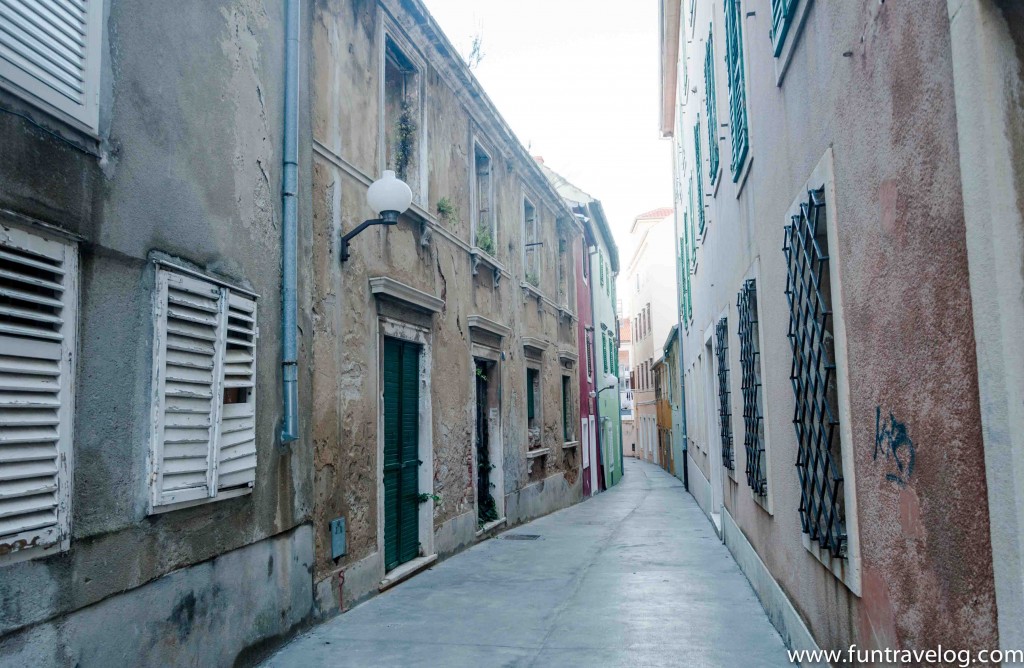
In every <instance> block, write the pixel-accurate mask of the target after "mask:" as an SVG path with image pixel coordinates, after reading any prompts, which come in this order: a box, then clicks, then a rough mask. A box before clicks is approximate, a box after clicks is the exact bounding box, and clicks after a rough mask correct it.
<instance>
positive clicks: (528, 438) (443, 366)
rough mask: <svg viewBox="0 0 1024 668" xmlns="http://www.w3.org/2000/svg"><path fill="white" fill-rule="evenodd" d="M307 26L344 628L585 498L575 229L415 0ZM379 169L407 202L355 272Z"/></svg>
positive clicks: (318, 514) (317, 460) (325, 494)
mask: <svg viewBox="0 0 1024 668" xmlns="http://www.w3.org/2000/svg"><path fill="white" fill-rule="evenodd" d="M312 24H313V36H312V44H313V49H312V56H311V57H312V67H313V76H312V81H311V90H310V95H311V98H312V127H313V147H314V153H315V156H314V159H313V211H314V215H313V234H314V239H315V241H314V243H313V244H312V247H313V251H312V257H311V259H312V264H313V266H314V271H313V273H314V276H315V279H314V287H313V313H314V318H313V322H312V330H313V350H312V355H313V365H314V367H315V368H316V374H315V375H314V378H313V388H312V396H313V397H314V399H313V401H314V406H313V415H312V437H313V441H314V444H315V456H314V472H315V495H314V499H313V508H312V513H313V523H314V527H315V529H316V566H315V580H316V600H317V606H318V610H319V612H320V613H321V614H329V613H330V612H332V611H335V610H338V609H343V608H344V607H347V606H349V605H351V604H352V603H353V602H355V601H358V600H360V599H362V598H364V597H366V596H368V595H370V594H372V593H375V592H376V591H377V590H378V589H379V588H381V587H386V586H389V585H390V584H392V583H393V582H395V581H397V580H399V579H401V578H402V577H404V576H405V575H407V574H409V573H410V572H412V571H415V570H416V569H418V568H421V567H423V566H425V565H427V564H429V563H430V562H431V561H432V560H433V559H436V558H437V557H438V556H444V555H447V554H451V553H453V552H455V551H457V550H459V549H462V548H464V547H466V546H468V545H470V544H472V543H473V542H474V541H475V540H477V539H478V537H479V536H480V535H481V532H484V534H485V533H486V531H489V530H490V529H492V528H494V527H496V526H499V525H501V524H503V523H507V524H508V525H512V524H515V523H518V522H522V521H524V520H528V519H531V518H533V517H536V516H538V515H541V514H544V513H547V512H550V511H552V510H555V509H557V508H561V507H564V506H566V505H568V504H570V503H573V502H575V501H577V500H579V499H580V498H581V490H582V481H581V480H580V466H581V453H580V451H579V447H578V439H577V437H576V435H575V432H576V429H577V425H579V424H580V422H579V419H580V418H579V414H578V413H579V410H578V406H579V401H578V399H577V397H578V396H579V380H578V374H577V367H576V365H577V364H578V353H577V329H576V324H575V320H576V315H575V310H576V301H577V300H576V281H575V276H574V274H575V266H576V260H575V253H576V252H577V250H578V249H579V248H580V244H579V242H578V239H579V238H580V236H581V230H580V228H579V225H578V223H577V221H576V217H575V216H574V215H573V212H572V211H570V210H569V208H568V207H567V206H566V205H565V204H564V202H563V200H562V198H561V197H560V196H559V195H558V193H557V192H556V191H555V190H554V189H553V188H552V187H551V185H550V184H549V183H548V181H547V180H546V179H545V177H544V174H543V173H542V172H541V170H540V167H539V165H538V164H537V163H536V162H535V161H534V160H533V159H532V157H531V156H530V155H529V154H528V153H527V152H526V150H525V148H524V147H523V146H522V145H520V144H519V142H518V141H517V140H516V139H515V138H514V136H513V135H512V133H511V131H510V130H509V128H508V127H507V126H506V125H505V123H504V122H503V120H502V119H501V117H500V116H499V114H498V112H497V111H496V110H495V109H494V107H493V105H492V104H491V103H490V101H489V100H488V98H487V96H486V94H485V93H484V92H483V90H481V88H480V87H479V84H478V83H477V82H476V80H475V79H474V78H473V77H472V75H471V74H470V72H469V70H468V68H467V67H466V65H465V63H464V62H463V61H462V59H461V58H460V56H459V55H458V53H457V52H455V50H454V48H453V47H452V46H451V44H450V43H449V42H448V41H447V39H446V38H445V36H444V35H443V34H442V32H441V31H440V29H439V28H438V26H437V25H436V23H434V21H433V19H432V18H431V17H430V15H429V14H428V13H427V12H426V10H425V9H424V7H423V5H422V4H421V3H420V2H418V1H415V0H401V1H399V0H385V1H382V2H377V1H375V0H330V1H328V0H325V1H323V2H316V3H314V6H313V17H312ZM384 169H393V170H395V171H396V172H397V173H398V175H399V177H400V178H402V179H404V180H405V181H407V182H408V183H409V185H410V186H411V188H412V191H413V205H412V207H411V208H410V209H409V211H407V212H406V213H405V215H403V216H402V217H401V219H400V220H399V222H398V223H397V224H396V225H393V226H386V227H383V226H381V227H374V228H370V229H369V230H368V231H366V232H363V233H362V235H361V236H359V237H356V238H355V239H354V240H353V241H352V244H351V257H350V258H349V259H348V260H347V261H345V262H341V261H340V258H339V252H338V250H339V249H338V238H339V235H340V234H342V233H346V232H348V231H349V230H352V229H353V228H354V227H356V226H357V225H359V224H360V223H361V222H362V221H363V220H366V219H371V218H373V217H374V216H375V214H376V212H375V211H372V210H370V209H369V208H368V206H367V204H366V189H367V186H368V185H369V184H370V183H371V182H372V181H373V180H374V179H376V178H377V177H378V176H379V174H380V173H381V172H382V170H384ZM413 404H415V406H416V408H413V407H412V406H413ZM403 406H404V407H405V408H404V409H403V408H402V407H403ZM340 521H343V522H344V529H343V531H344V537H345V546H344V549H343V550H338V549H337V548H336V547H335V546H334V545H332V533H331V531H329V527H330V526H331V523H332V522H335V525H334V526H335V527H337V529H336V530H342V529H340Z"/></svg>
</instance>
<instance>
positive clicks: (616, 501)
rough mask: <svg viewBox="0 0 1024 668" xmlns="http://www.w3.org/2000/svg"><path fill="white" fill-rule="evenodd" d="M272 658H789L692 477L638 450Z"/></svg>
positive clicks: (476, 661) (553, 662)
mask: <svg viewBox="0 0 1024 668" xmlns="http://www.w3.org/2000/svg"><path fill="white" fill-rule="evenodd" d="M514 536H520V537H522V536H539V537H538V538H536V539H533V540H529V539H527V540H522V539H519V540H517V539H513V537H514ZM265 665H267V666H274V667H279V668H285V667H291V666H301V667H303V668H306V667H309V666H403V667H406V666H445V667H456V666H467V667H473V668H477V667H490V666H517V667H518V666H524V667H525V666H559V667H561V666H588V667H592V666H745V667H748V666H789V665H791V664H789V662H788V661H787V657H786V651H785V648H784V646H783V644H782V640H781V638H780V637H779V635H778V633H777V632H776V631H775V629H774V627H772V625H771V623H770V622H769V621H768V618H767V617H766V616H765V613H764V610H763V609H762V608H761V605H760V603H759V602H758V600H757V598H756V597H755V595H754V592H753V590H752V589H751V587H750V585H749V583H748V582H747V580H746V578H745V577H744V576H743V573H742V572H741V571H740V570H739V567H738V566H737V565H736V563H735V562H734V561H733V559H732V556H731V555H730V554H729V551H728V550H727V549H726V548H725V546H724V545H723V544H722V543H721V542H720V541H719V539H718V537H717V536H716V535H715V532H714V529H713V528H712V526H711V524H710V523H709V522H708V520H707V518H706V517H705V516H704V515H703V513H702V512H701V511H700V509H699V508H698V507H697V504H696V503H695V502H694V501H693V499H692V498H691V497H690V496H689V495H688V494H687V493H686V492H685V491H684V490H683V486H682V483H680V482H679V481H678V480H677V479H675V478H673V477H672V476H670V475H668V474H667V473H665V472H664V471H662V470H661V469H660V468H658V467H657V466H654V465H652V464H647V463H643V462H638V461H636V460H633V459H630V458H627V459H626V474H625V477H624V478H623V481H622V483H621V484H619V485H618V486H617V487H615V488H613V489H612V490H610V491H608V492H606V493H604V494H600V495H598V496H596V497H595V498H593V499H591V500H589V501H585V502H583V503H580V504H578V505H576V506H573V507H571V508H568V509H566V510H562V511H560V512H557V513H554V514H552V515H549V516H547V517H543V518H541V519H538V520H535V521H533V522H531V523H529V524H526V525H522V526H518V527H515V528H513V529H512V530H510V531H508V532H506V533H504V534H502V535H501V536H499V537H497V538H495V539H492V540H488V541H486V542H483V543H481V544H479V545H477V546H475V547H473V548H472V549H470V550H467V551H466V552H463V553H462V554H459V555H456V556H454V557H452V558H450V559H448V560H446V561H444V562H442V563H440V564H438V565H437V566H435V567H433V568H431V569H430V570H428V571H426V572H424V573H421V574H420V575H417V576H415V577H413V578H412V579H410V580H408V581H406V582H404V583H402V584H400V585H398V586H397V587H395V588H393V589H391V590H389V591H387V592H385V593H383V594H381V595H380V596H377V597H376V598H373V599H371V600H370V601H367V602H366V603H363V604H362V605H359V606H357V607H356V608H355V609H353V610H351V611H350V612H347V613H345V614H344V615H341V616H340V617H337V618H335V619H333V620H330V621H328V622H326V623H324V624H321V625H319V626H317V627H316V628H314V629H313V630H311V631H310V632H308V633H306V634H304V635H302V636H299V637H298V638H296V639H295V640H293V641H292V642H291V643H289V644H288V645H286V646H285V647H284V648H282V649H281V650H280V651H278V652H277V653H276V654H275V655H274V656H272V657H271V658H270V659H269V660H268V661H267V663H266V664H265Z"/></svg>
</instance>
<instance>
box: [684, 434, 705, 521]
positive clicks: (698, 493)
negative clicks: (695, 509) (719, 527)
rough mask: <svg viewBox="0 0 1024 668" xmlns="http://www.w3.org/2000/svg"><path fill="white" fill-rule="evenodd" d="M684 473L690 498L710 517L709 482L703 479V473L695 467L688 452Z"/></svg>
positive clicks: (695, 463) (695, 464)
mask: <svg viewBox="0 0 1024 668" xmlns="http://www.w3.org/2000/svg"><path fill="white" fill-rule="evenodd" d="M686 457H687V460H688V461H687V462H686V469H687V471H686V473H687V475H688V476H689V478H690V479H689V480H688V481H687V486H688V487H689V489H690V496H692V497H693V498H694V500H695V501H696V502H697V505H698V506H700V509H701V510H703V511H704V514H705V515H707V516H708V517H711V482H710V481H709V480H708V479H707V478H705V477H704V472H703V471H701V470H700V467H699V466H697V462H695V461H693V457H690V451H689V450H687V451H686Z"/></svg>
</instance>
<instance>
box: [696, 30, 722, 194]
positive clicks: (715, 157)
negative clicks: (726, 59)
mask: <svg viewBox="0 0 1024 668" xmlns="http://www.w3.org/2000/svg"><path fill="white" fill-rule="evenodd" d="M714 36H715V33H714V31H713V30H712V29H711V28H708V43H707V47H705V49H704V91H705V97H704V104H705V105H706V107H707V112H708V158H709V160H710V166H709V168H708V176H709V178H710V179H711V185H715V180H716V179H717V178H718V165H719V154H718V94H717V92H716V90H715V39H714ZM698 168H699V167H698Z"/></svg>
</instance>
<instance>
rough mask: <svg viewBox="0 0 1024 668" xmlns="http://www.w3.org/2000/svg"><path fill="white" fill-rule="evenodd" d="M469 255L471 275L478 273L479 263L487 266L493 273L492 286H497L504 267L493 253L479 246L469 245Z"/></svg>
mask: <svg viewBox="0 0 1024 668" xmlns="http://www.w3.org/2000/svg"><path fill="white" fill-rule="evenodd" d="M469 256H470V258H471V259H472V262H473V275H474V276H476V275H477V273H479V271H480V265H484V266H485V267H489V268H490V270H491V273H493V274H494V287H498V282H499V281H500V280H501V275H502V273H503V272H504V271H505V267H503V266H502V265H501V263H500V262H498V260H497V259H495V257H494V256H493V255H491V254H490V253H488V252H487V251H485V250H484V249H482V248H480V247H479V246H472V247H470V249H469Z"/></svg>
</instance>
